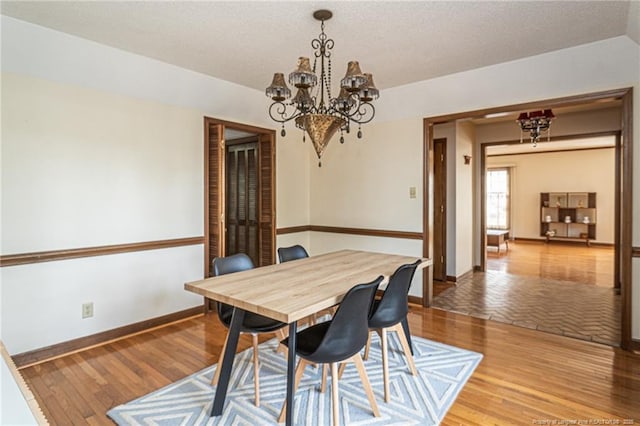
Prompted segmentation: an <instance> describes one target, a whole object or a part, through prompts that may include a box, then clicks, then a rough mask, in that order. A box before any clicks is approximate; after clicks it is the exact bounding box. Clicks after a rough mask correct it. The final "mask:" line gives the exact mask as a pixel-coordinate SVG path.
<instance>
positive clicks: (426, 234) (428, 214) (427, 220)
mask: <svg viewBox="0 0 640 426" xmlns="http://www.w3.org/2000/svg"><path fill="white" fill-rule="evenodd" d="M614 99H617V100H621V101H622V105H621V110H622V114H621V115H622V123H621V143H620V150H619V151H620V159H619V166H620V167H619V173H618V176H617V177H616V179H619V182H620V186H621V188H620V192H619V195H620V202H619V214H618V215H617V217H616V220H617V221H619V224H620V226H619V235H618V236H619V238H617V239H616V250H617V251H618V252H619V259H620V262H619V265H618V266H619V268H620V269H619V271H620V295H621V299H622V300H621V302H622V303H621V311H620V319H621V342H620V346H621V347H622V348H623V349H626V350H630V349H631V348H632V347H633V339H632V335H631V325H632V324H631V300H632V294H631V291H632V284H633V283H632V253H633V241H632V221H633V216H632V214H633V190H632V185H633V88H631V87H626V88H621V89H613V90H607V91H602V92H594V93H586V94H582V95H575V96H567V97H562V98H553V99H543V100H538V101H532V102H526V103H520V104H513V105H506V106H499V107H493V108H486V109H481V110H472V111H466V112H460V113H456V114H447V115H440V116H433V117H426V118H424V119H423V134H424V141H423V168H424V172H423V178H424V185H423V188H424V194H423V200H424V201H423V224H424V228H423V256H424V257H431V256H430V255H431V254H432V253H433V197H432V190H433V126H434V125H436V124H443V123H447V122H452V121H456V120H459V119H463V118H466V119H468V118H482V117H484V116H486V115H487V114H495V113H501V112H513V111H526V110H536V109H544V108H558V107H566V106H573V105H583V104H588V103H592V102H598V101H606V100H614ZM480 157H481V159H480V161H481V162H482V156H480ZM480 184H482V182H481V183H480ZM484 191H485V190H484V188H481V193H484ZM480 222H481V223H480V229H486V224H485V223H484V215H482V214H481V215H480ZM476 237H477V238H476V240H477V241H481V246H482V247H484V246H483V245H482V241H483V238H480V237H481V236H476ZM482 247H481V248H482ZM480 256H481V257H484V256H485V254H484V253H483V250H480ZM477 268H478V269H479V266H478V267H477ZM427 269H430V268H427ZM423 289H424V293H423V294H424V295H425V296H426V299H424V300H423V304H424V305H425V306H428V305H430V304H431V300H432V298H433V281H432V280H428V282H426V283H424V284H423ZM423 297H424V296H423Z"/></svg>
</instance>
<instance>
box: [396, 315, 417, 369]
mask: <svg viewBox="0 0 640 426" xmlns="http://www.w3.org/2000/svg"><path fill="white" fill-rule="evenodd" d="M392 330H394V331H395V332H396V333H397V334H398V337H399V338H400V344H401V345H402V350H403V351H404V356H405V357H406V358H407V364H409V370H411V374H413V375H414V376H415V375H416V374H418V371H417V370H416V364H415V362H413V355H412V353H411V346H410V344H409V342H408V341H407V336H405V335H404V328H403V327H402V326H401V325H400V324H396V325H394V326H393V327H392Z"/></svg>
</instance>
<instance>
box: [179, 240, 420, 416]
mask: <svg viewBox="0 0 640 426" xmlns="http://www.w3.org/2000/svg"><path fill="white" fill-rule="evenodd" d="M418 258H419V257H411V256H401V255H395V254H384V253H374V252H367V251H358V250H340V251H336V252H332V253H327V254H322V255H319V256H312V257H308V258H304V259H298V260H294V261H290V262H285V263H280V264H275V265H269V266H263V267H260V268H255V269H251V270H248V271H242V272H236V273H233V274H227V275H221V276H218V277H211V278H205V279H203V280H199V281H194V282H189V283H186V284H185V285H184V288H185V290H187V291H191V292H193V293H197V294H199V295H202V296H204V297H206V298H208V299H212V300H216V301H219V302H223V303H226V304H228V305H232V306H233V307H234V310H233V315H232V319H231V325H230V327H229V332H228V334H227V343H226V347H225V352H224V356H223V360H222V365H221V366H218V368H221V370H220V378H219V382H218V385H217V388H216V391H215V396H214V399H213V405H212V407H211V412H210V415H211V416H219V415H221V414H222V409H223V407H224V402H225V398H226V394H227V388H228V385H229V379H230V377H231V369H232V367H233V360H234V357H235V353H236V350H237V346H238V338H239V335H240V328H241V325H242V322H243V319H244V313H245V311H249V312H254V313H257V314H260V315H264V316H266V317H269V318H273V319H275V320H278V321H281V322H283V323H286V324H289V345H288V346H289V351H288V360H287V395H286V399H287V407H286V424H287V425H291V424H292V422H293V379H294V370H295V361H296V355H295V354H296V351H295V348H296V331H297V321H298V320H300V319H303V318H305V317H307V316H309V315H311V314H314V313H316V312H319V311H321V310H323V309H326V308H329V307H331V306H334V305H336V304H339V303H340V302H341V301H342V299H343V297H344V296H345V294H346V293H347V292H348V291H349V289H350V288H351V287H353V286H354V285H356V284H361V283H366V282H370V281H373V280H374V279H376V278H377V277H378V276H380V275H383V276H384V278H385V279H384V281H383V284H384V283H385V282H388V278H389V276H390V275H391V274H392V273H393V272H394V271H395V270H396V269H397V268H398V267H399V266H401V265H404V264H407V263H413V262H415V261H416V259H418ZM422 260H423V261H422V262H421V263H420V265H419V268H424V267H426V266H430V265H431V261H430V260H429V259H422Z"/></svg>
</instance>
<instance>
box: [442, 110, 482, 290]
mask: <svg viewBox="0 0 640 426" xmlns="http://www.w3.org/2000/svg"><path fill="white" fill-rule="evenodd" d="M433 129H434V130H433V132H434V136H433V137H434V139H438V138H446V139H447V146H446V149H447V209H446V214H447V229H446V236H447V265H446V269H447V270H446V273H447V275H448V276H451V277H460V276H461V275H464V274H465V273H467V272H469V271H471V270H472V269H473V221H474V218H473V200H474V198H473V188H474V182H473V177H474V175H473V162H472V163H471V164H468V165H467V164H464V156H465V155H471V156H472V155H473V147H474V144H475V127H474V125H473V124H472V123H470V122H457V123H455V122H449V123H443V124H438V125H436V126H434V127H433Z"/></svg>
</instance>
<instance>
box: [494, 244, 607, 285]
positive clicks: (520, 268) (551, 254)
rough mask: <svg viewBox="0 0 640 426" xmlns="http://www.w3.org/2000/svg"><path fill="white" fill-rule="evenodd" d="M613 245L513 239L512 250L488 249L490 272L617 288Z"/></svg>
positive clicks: (510, 247)
mask: <svg viewBox="0 0 640 426" xmlns="http://www.w3.org/2000/svg"><path fill="white" fill-rule="evenodd" d="M613 254H614V251H613V247H603V246H591V247H587V246H586V245H585V244H569V243H562V242H557V241H554V242H551V243H548V244H545V243H543V242H533V241H521V240H520V241H518V240H515V241H509V250H508V251H505V250H504V248H503V249H502V250H500V253H498V252H497V250H496V249H493V248H489V249H488V250H487V271H498V272H506V273H509V274H513V275H526V276H535V277H539V278H549V279H553V280H560V281H573V282H576V283H580V284H590V285H596V286H599V287H613V266H614V257H613Z"/></svg>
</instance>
